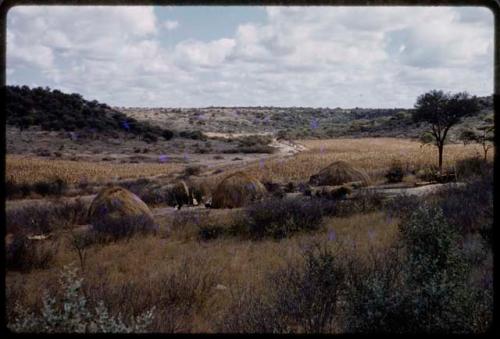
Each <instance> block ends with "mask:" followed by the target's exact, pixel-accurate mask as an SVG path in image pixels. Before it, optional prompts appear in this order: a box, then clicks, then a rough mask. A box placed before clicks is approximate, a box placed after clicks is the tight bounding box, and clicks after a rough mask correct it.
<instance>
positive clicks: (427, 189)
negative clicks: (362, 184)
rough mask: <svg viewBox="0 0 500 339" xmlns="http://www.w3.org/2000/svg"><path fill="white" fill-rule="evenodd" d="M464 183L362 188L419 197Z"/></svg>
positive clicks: (392, 194)
mask: <svg viewBox="0 0 500 339" xmlns="http://www.w3.org/2000/svg"><path fill="white" fill-rule="evenodd" d="M464 185H465V183H463V182H452V183H446V184H430V185H425V186H420V187H400V188H384V187H370V188H365V189H364V190H373V191H375V192H378V193H382V194H384V195H387V196H391V197H392V196H397V195H400V194H405V195H411V196H417V197H421V196H424V195H427V194H430V193H434V192H436V191H438V190H440V189H443V188H446V187H462V186H464Z"/></svg>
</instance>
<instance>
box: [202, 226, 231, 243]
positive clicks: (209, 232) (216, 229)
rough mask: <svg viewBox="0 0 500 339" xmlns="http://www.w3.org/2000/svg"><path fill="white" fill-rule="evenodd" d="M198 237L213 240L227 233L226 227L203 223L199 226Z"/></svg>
mask: <svg viewBox="0 0 500 339" xmlns="http://www.w3.org/2000/svg"><path fill="white" fill-rule="evenodd" d="M199 227H200V229H199V231H198V237H199V238H200V239H201V240H213V239H217V238H219V237H221V236H222V235H224V234H225V231H226V229H225V228H224V227H221V226H214V225H202V226H199Z"/></svg>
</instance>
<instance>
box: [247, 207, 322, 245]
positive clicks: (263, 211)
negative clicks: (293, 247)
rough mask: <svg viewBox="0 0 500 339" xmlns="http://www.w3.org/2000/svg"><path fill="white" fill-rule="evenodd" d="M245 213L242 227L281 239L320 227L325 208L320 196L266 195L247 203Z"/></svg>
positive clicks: (258, 235)
mask: <svg viewBox="0 0 500 339" xmlns="http://www.w3.org/2000/svg"><path fill="white" fill-rule="evenodd" d="M245 216H246V218H245V219H244V220H243V221H242V223H243V225H242V226H241V228H242V231H243V232H245V233H247V234H248V235H250V237H252V238H254V239H259V238H262V237H273V238H275V239H282V238H285V237H287V236H289V235H291V234H293V233H296V232H299V231H313V230H317V229H319V227H320V224H321V220H322V217H323V211H322V204H321V201H320V200H319V199H318V200H316V199H300V198H294V199H267V200H264V201H261V202H258V203H255V204H253V205H250V206H248V207H247V208H246V210H245Z"/></svg>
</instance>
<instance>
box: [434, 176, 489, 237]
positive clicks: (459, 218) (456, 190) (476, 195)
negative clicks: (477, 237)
mask: <svg viewBox="0 0 500 339" xmlns="http://www.w3.org/2000/svg"><path fill="white" fill-rule="evenodd" d="M492 174H493V173H492V172H490V173H489V174H488V175H484V176H481V177H476V179H474V180H471V181H469V182H468V183H467V184H466V185H464V186H450V187H447V188H445V189H442V190H440V191H438V192H437V193H436V194H435V195H434V196H433V199H434V201H435V204H436V205H437V206H439V208H441V209H442V210H443V213H444V216H445V218H446V220H448V222H449V223H450V225H452V226H453V227H455V228H456V229H457V231H458V232H459V233H460V234H462V235H464V234H467V233H470V232H480V233H481V234H482V235H483V236H484V237H485V239H487V240H488V241H491V240H492V232H493V231H492V230H493V227H492V226H493V175H492Z"/></svg>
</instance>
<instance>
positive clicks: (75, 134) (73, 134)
mask: <svg viewBox="0 0 500 339" xmlns="http://www.w3.org/2000/svg"><path fill="white" fill-rule="evenodd" d="M69 136H70V138H71V140H73V141H74V140H77V139H78V133H76V132H69Z"/></svg>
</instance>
